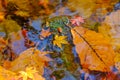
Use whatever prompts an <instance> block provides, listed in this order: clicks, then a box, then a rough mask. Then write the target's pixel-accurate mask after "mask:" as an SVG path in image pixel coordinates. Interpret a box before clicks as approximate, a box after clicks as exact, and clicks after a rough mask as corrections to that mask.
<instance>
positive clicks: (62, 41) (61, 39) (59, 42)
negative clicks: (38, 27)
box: [53, 35, 68, 48]
mask: <svg viewBox="0 0 120 80" xmlns="http://www.w3.org/2000/svg"><path fill="white" fill-rule="evenodd" d="M65 39H66V36H58V35H55V40H54V41H53V44H54V45H56V46H58V47H60V48H62V44H68V42H67V41H66V40H65Z"/></svg>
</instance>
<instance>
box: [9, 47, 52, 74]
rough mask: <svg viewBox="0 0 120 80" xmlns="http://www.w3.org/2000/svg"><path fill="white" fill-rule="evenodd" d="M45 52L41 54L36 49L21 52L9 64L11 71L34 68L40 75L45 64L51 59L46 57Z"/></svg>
mask: <svg viewBox="0 0 120 80" xmlns="http://www.w3.org/2000/svg"><path fill="white" fill-rule="evenodd" d="M46 53H47V52H41V51H39V50H38V49H35V48H30V49H27V50H25V51H23V52H22V53H21V54H20V55H19V57H18V58H17V59H16V60H14V61H13V62H12V63H11V68H10V70H11V71H15V72H18V71H24V69H25V68H26V67H35V68H36V69H37V71H39V73H40V74H43V70H44V66H45V62H47V61H50V60H51V59H50V58H48V57H46V56H45V54H46Z"/></svg>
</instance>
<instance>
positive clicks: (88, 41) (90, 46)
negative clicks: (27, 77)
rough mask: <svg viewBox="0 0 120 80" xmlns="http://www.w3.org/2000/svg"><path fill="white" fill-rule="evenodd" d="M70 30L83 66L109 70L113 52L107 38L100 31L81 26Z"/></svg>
mask: <svg viewBox="0 0 120 80" xmlns="http://www.w3.org/2000/svg"><path fill="white" fill-rule="evenodd" d="M71 32H72V35H73V42H74V44H75V46H76V51H77V53H78V55H79V58H80V61H81V64H82V66H83V68H87V69H90V70H96V71H103V72H107V71H110V66H112V65H114V56H115V53H114V51H113V49H112V46H111V44H110V42H109V40H107V39H106V38H105V37H104V36H103V35H102V34H100V33H96V32H94V31H91V30H88V29H85V28H82V27H75V28H73V29H72V30H71Z"/></svg>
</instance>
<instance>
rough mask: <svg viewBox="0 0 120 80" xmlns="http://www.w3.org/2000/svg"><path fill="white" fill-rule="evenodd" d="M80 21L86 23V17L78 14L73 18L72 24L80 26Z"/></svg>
mask: <svg viewBox="0 0 120 80" xmlns="http://www.w3.org/2000/svg"><path fill="white" fill-rule="evenodd" d="M80 23H84V19H83V18H82V17H80V16H76V17H74V18H73V19H71V24H72V25H76V26H79V25H80Z"/></svg>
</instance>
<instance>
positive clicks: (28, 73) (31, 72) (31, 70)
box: [19, 67, 37, 80]
mask: <svg viewBox="0 0 120 80" xmlns="http://www.w3.org/2000/svg"><path fill="white" fill-rule="evenodd" d="M19 73H20V75H19V76H20V77H22V78H23V80H27V79H28V78H30V79H32V80H35V77H34V74H35V73H37V70H36V69H35V68H33V67H27V68H26V70H25V71H20V72H19Z"/></svg>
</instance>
